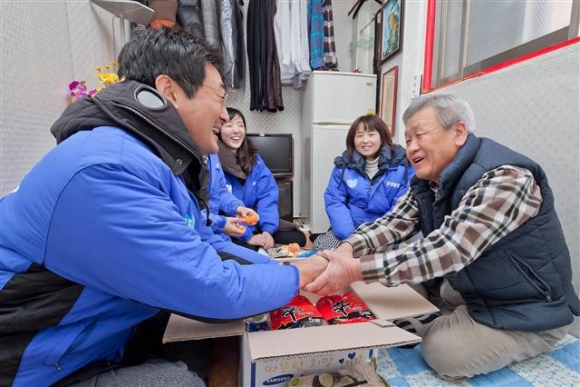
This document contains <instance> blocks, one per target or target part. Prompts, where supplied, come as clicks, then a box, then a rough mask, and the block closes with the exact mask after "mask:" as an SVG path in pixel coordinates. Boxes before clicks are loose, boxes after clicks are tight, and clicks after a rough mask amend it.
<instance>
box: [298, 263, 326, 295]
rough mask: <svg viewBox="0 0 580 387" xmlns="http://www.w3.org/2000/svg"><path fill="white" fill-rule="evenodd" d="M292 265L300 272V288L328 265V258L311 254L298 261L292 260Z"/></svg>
mask: <svg viewBox="0 0 580 387" xmlns="http://www.w3.org/2000/svg"><path fill="white" fill-rule="evenodd" d="M292 264H293V265H294V266H296V267H297V268H298V271H299V272H300V289H302V288H303V287H304V286H306V285H308V284H309V283H311V282H312V281H314V279H316V277H318V276H319V275H320V274H321V273H322V272H323V271H324V270H325V269H326V266H327V265H328V260H327V259H326V258H323V257H321V256H319V255H313V256H311V257H308V258H303V259H300V260H298V261H294V262H292Z"/></svg>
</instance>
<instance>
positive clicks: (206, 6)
mask: <svg viewBox="0 0 580 387" xmlns="http://www.w3.org/2000/svg"><path fill="white" fill-rule="evenodd" d="M219 15H220V7H219V2H217V1H202V2H201V20H202V21H203V31H204V32H205V40H206V41H207V42H208V43H209V44H211V45H214V46H218V47H219V46H220V45H221V35H220V24H219V19H220V17H219Z"/></svg>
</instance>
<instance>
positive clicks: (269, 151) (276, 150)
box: [247, 133, 294, 176]
mask: <svg viewBox="0 0 580 387" xmlns="http://www.w3.org/2000/svg"><path fill="white" fill-rule="evenodd" d="M247 136H248V139H249V140H250V141H252V144H254V146H255V147H256V149H258V154H259V155H260V157H261V158H262V159H264V163H266V166H267V167H268V168H269V169H270V171H272V174H273V175H274V176H292V174H293V172H294V168H293V160H292V156H293V152H294V150H293V141H292V134H289V133H288V134H264V133H259V134H258V133H248V134H247Z"/></svg>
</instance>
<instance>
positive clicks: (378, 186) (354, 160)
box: [324, 145, 415, 239]
mask: <svg viewBox="0 0 580 387" xmlns="http://www.w3.org/2000/svg"><path fill="white" fill-rule="evenodd" d="M334 165H335V167H334V169H333V171H332V174H331V176H330V180H329V182H328V186H327V187H326V191H325V192H324V203H325V206H326V213H327V215H328V219H329V220H330V226H331V228H332V231H333V233H334V235H336V236H337V237H338V238H340V239H345V238H347V237H349V236H350V235H352V234H353V233H354V231H355V229H356V228H357V227H358V226H360V225H361V224H363V223H366V222H371V221H374V220H376V219H378V218H380V217H381V216H383V215H384V214H385V213H386V212H388V211H389V210H390V209H391V208H392V207H393V205H394V204H395V202H396V201H397V199H398V198H399V197H400V196H402V195H403V194H404V193H405V192H407V190H408V189H409V183H410V180H411V178H412V177H413V176H414V175H415V171H414V170H413V167H411V166H410V165H409V164H408V162H407V157H406V155H405V149H403V148H402V147H401V146H399V145H397V146H396V147H395V151H392V150H391V149H390V148H388V147H386V146H383V147H382V149H381V153H380V156H379V165H378V168H379V170H378V172H377V174H376V175H375V176H374V177H373V178H372V179H370V178H369V176H368V175H367V173H366V172H365V159H364V157H363V156H361V155H360V154H359V153H358V152H357V151H356V150H355V151H353V155H352V157H349V156H348V153H347V152H346V151H345V152H344V153H343V155H342V156H341V157H337V158H336V159H335V160H334Z"/></svg>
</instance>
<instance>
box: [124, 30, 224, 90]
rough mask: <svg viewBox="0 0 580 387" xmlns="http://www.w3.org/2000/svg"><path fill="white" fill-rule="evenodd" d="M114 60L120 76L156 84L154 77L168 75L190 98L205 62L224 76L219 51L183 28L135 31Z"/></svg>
mask: <svg viewBox="0 0 580 387" xmlns="http://www.w3.org/2000/svg"><path fill="white" fill-rule="evenodd" d="M117 62H118V68H119V71H118V73H119V74H118V75H119V78H122V77H125V78H126V79H130V80H134V81H137V82H141V83H144V84H146V85H149V86H151V87H155V79H157V77H158V76H159V75H167V76H169V77H171V78H172V79H173V80H174V81H175V82H177V84H178V85H179V86H180V87H181V88H182V89H183V90H184V91H185V93H186V94H187V96H188V97H189V98H191V97H193V95H194V94H195V93H196V92H197V89H198V88H199V87H200V86H201V84H202V83H203V80H204V79H205V75H206V74H205V66H206V64H207V63H211V64H213V65H214V66H215V68H216V69H217V70H218V71H219V73H220V75H222V78H223V69H222V55H221V51H220V50H219V49H217V48H216V47H214V46H211V45H209V44H208V43H207V42H206V41H205V40H203V39H201V38H198V37H196V36H195V35H194V34H193V32H192V31H191V30H190V29H187V28H182V27H174V28H159V29H152V28H146V29H141V30H135V32H134V33H133V37H132V38H131V40H130V41H129V42H127V44H125V45H124V46H123V48H122V49H121V52H120V53H119V58H118V61H117Z"/></svg>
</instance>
